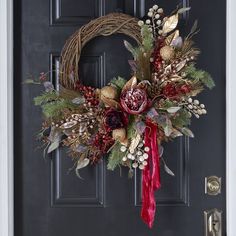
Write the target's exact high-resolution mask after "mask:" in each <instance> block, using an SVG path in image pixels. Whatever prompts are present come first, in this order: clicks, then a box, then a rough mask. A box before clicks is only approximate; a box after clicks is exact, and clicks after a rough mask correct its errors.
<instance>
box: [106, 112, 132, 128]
mask: <svg viewBox="0 0 236 236" xmlns="http://www.w3.org/2000/svg"><path fill="white" fill-rule="evenodd" d="M127 124H128V115H127V114H126V113H124V112H122V111H117V110H115V109H113V108H110V109H108V110H107V111H106V112H105V115H104V126H105V129H106V130H108V131H109V130H114V129H119V128H124V127H126V126H127Z"/></svg>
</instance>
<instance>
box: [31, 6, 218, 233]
mask: <svg viewBox="0 0 236 236" xmlns="http://www.w3.org/2000/svg"><path fill="white" fill-rule="evenodd" d="M188 10H189V8H181V9H179V8H178V9H176V10H175V11H174V12H172V14H171V15H170V16H167V15H165V14H164V12H163V9H162V8H159V7H158V6H157V5H154V6H153V7H152V8H150V9H149V12H148V14H147V17H146V18H145V19H144V20H138V19H136V18H133V17H131V16H128V15H125V14H118V13H114V14H109V15H107V16H103V17H100V18H98V19H95V20H93V21H91V22H90V23H88V24H87V25H84V26H83V27H81V28H80V29H79V30H78V31H77V32H75V33H74V34H73V35H72V36H71V37H70V38H69V39H68V40H67V42H66V44H65V46H64V48H63V50H62V54H61V58H60V71H59V74H60V88H59V91H57V90H55V89H54V86H53V85H52V83H51V82H50V81H48V80H47V73H46V74H45V73H41V75H40V77H39V78H38V79H34V80H28V81H27V82H28V83H42V84H43V85H44V87H45V91H44V92H43V93H42V94H41V95H39V96H37V97H35V98H34V102H35V105H38V106H41V108H42V112H43V115H44V121H43V125H42V130H41V132H40V134H39V136H40V138H41V139H42V140H43V141H44V143H45V145H46V149H45V150H46V152H47V153H51V152H52V151H54V150H56V149H58V148H59V146H61V145H62V146H66V147H67V148H68V155H70V156H71V158H72V160H73V161H74V162H75V164H76V165H75V170H76V174H77V175H78V176H79V172H78V171H79V169H81V168H84V167H86V166H87V165H89V164H96V163H98V162H99V161H100V160H102V159H104V158H107V155H106V154H109V155H108V158H107V159H108V165H107V167H108V169H110V170H114V169H115V168H116V167H117V166H120V165H122V166H124V167H127V168H129V170H130V171H129V173H130V175H132V173H133V170H134V169H139V170H140V171H142V209H141V217H142V219H143V221H144V222H145V223H146V224H147V225H148V226H149V227H150V228H151V227H152V226H153V221H154V216H155V209H156V201H155V198H154V191H155V190H157V189H159V188H160V186H161V180H160V162H161V161H163V162H162V163H163V166H164V169H165V170H166V172H167V173H168V174H170V175H174V173H173V172H172V171H171V170H170V169H169V168H168V167H167V166H166V164H165V161H164V160H163V158H162V152H163V148H162V146H161V144H162V143H163V142H166V141H171V140H173V139H174V138H176V137H179V136H182V135H187V136H190V137H193V133H192V132H191V130H190V129H189V128H188V126H189V125H190V120H191V118H192V117H195V118H199V117H200V116H201V115H204V114H206V113H207V111H206V108H205V105H204V104H201V103H199V101H198V100H197V99H194V97H195V96H197V95H198V94H199V93H200V92H202V90H203V89H204V87H205V86H206V87H208V88H212V87H213V86H214V82H213V80H212V78H211V77H210V75H209V74H208V73H207V72H205V71H203V70H199V69H197V68H196V66H195V61H196V59H197V57H198V55H199V52H200V51H199V49H197V48H196V47H195V45H194V43H193V41H192V37H193V36H194V35H195V34H196V33H197V32H198V29H197V23H196V22H195V23H194V25H193V27H192V29H191V31H190V33H189V34H188V35H187V36H186V37H184V38H183V37H181V36H180V32H179V30H178V29H177V26H178V20H179V15H180V14H182V13H183V12H186V11H188ZM116 33H121V34H125V35H128V36H130V37H131V38H133V39H135V41H136V42H137V46H136V47H133V46H132V45H131V44H130V43H129V42H127V41H125V42H124V45H125V47H126V48H127V49H128V50H129V51H130V52H131V53H132V55H133V60H130V61H129V64H130V66H131V69H132V75H131V78H130V79H128V80H126V79H125V78H121V77H117V78H113V79H112V80H111V81H110V83H109V84H108V85H107V86H105V87H103V88H101V89H99V88H92V87H90V86H84V85H83V84H82V83H81V81H80V80H79V68H78V64H79V60H80V55H81V51H82V48H83V47H84V45H85V44H86V43H87V42H89V41H90V40H91V39H93V38H95V37H97V36H109V35H112V34H116Z"/></svg>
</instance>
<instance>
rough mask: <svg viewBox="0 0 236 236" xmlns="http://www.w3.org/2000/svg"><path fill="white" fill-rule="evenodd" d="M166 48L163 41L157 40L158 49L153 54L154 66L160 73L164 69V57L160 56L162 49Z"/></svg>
mask: <svg viewBox="0 0 236 236" xmlns="http://www.w3.org/2000/svg"><path fill="white" fill-rule="evenodd" d="M163 46H165V42H164V40H163V39H157V42H156V47H155V49H154V52H153V59H154V60H153V66H154V70H155V71H156V72H159V71H160V70H161V69H162V57H161V55H160V49H161V48H162V47H163Z"/></svg>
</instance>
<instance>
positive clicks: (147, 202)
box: [141, 121, 161, 228]
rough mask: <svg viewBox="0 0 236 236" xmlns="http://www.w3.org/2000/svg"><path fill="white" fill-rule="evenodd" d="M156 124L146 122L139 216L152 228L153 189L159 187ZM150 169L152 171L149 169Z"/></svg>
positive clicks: (154, 209) (153, 211)
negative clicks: (145, 151) (144, 159)
mask: <svg viewBox="0 0 236 236" xmlns="http://www.w3.org/2000/svg"><path fill="white" fill-rule="evenodd" d="M157 131H158V129H157V125H155V124H153V123H151V122H148V121H147V122H146V130H145V137H144V140H145V146H146V147H149V152H148V154H149V158H148V164H147V166H146V167H145V169H144V170H143V174H142V210H141V217H142V219H143V221H144V222H145V223H146V224H147V225H148V227H149V228H152V226H153V222H154V218H155V212H156V200H155V196H154V192H155V190H157V189H159V188H160V187H161V181H160V163H159V161H160V156H159V150H158V144H157ZM151 169H152V171H151Z"/></svg>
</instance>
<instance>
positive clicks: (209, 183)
mask: <svg viewBox="0 0 236 236" xmlns="http://www.w3.org/2000/svg"><path fill="white" fill-rule="evenodd" d="M205 193H206V194H208V195H218V194H220V193H221V178H220V177H217V176H209V177H206V178H205Z"/></svg>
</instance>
